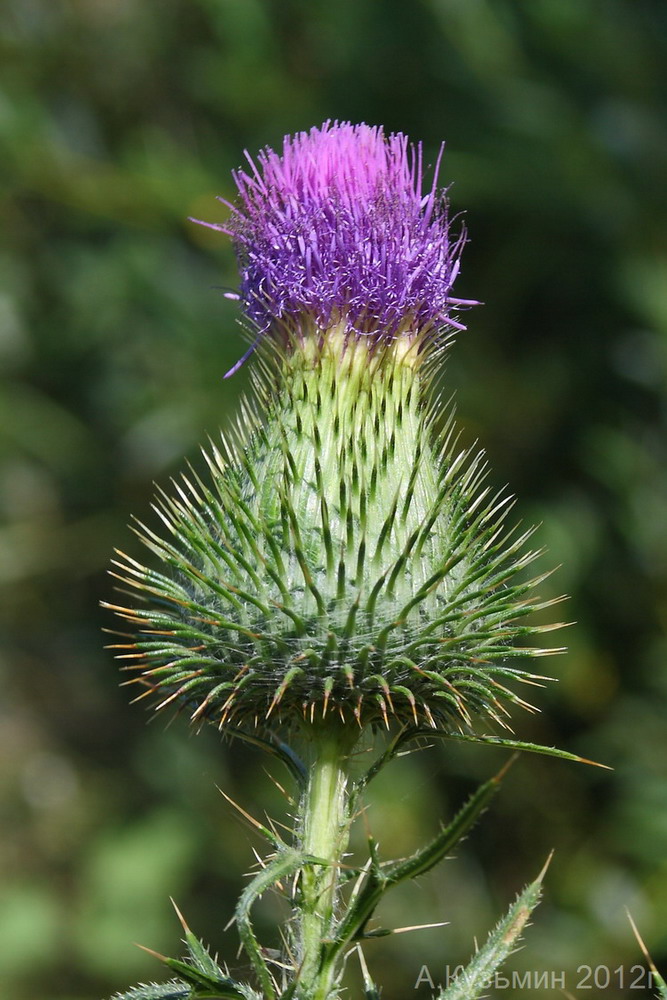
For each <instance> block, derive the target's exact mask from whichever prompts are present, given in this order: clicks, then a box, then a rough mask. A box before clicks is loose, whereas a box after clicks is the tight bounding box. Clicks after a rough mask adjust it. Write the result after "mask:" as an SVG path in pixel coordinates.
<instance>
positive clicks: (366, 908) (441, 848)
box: [330, 765, 508, 960]
mask: <svg viewBox="0 0 667 1000" xmlns="http://www.w3.org/2000/svg"><path fill="white" fill-rule="evenodd" d="M507 766H508V765H507ZM507 766H505V767H504V768H503V769H502V770H501V771H499V772H498V774H496V775H495V776H494V777H493V778H491V779H490V780H489V781H486V782H484V784H482V785H480V787H479V788H478V789H477V791H476V792H474V793H473V794H472V795H471V796H470V798H469V799H468V801H467V802H466V803H465V805H464V806H463V807H462V808H461V809H460V810H459V812H458V813H457V814H456V816H455V817H454V819H453V820H452V822H451V823H449V824H448V825H447V826H446V827H445V828H444V829H443V830H442V831H441V832H440V833H439V834H438V835H437V836H436V837H434V839H433V840H432V841H431V842H430V843H429V844H427V845H426V846H425V847H422V848H420V849H419V850H418V851H416V852H415V853H414V854H412V855H411V856H410V857H409V858H406V859H405V860H403V861H394V862H391V863H389V864H386V865H378V864H377V863H373V864H371V866H370V869H369V872H368V874H367V875H366V878H365V880H364V882H363V884H362V886H361V887H360V890H359V891H358V893H356V894H355V898H354V900H353V901H351V903H350V906H349V908H348V911H347V913H346V914H345V916H344V917H343V919H342V921H341V923H340V926H339V927H338V928H337V930H336V940H335V941H334V943H333V944H332V945H331V948H330V960H331V959H333V956H335V955H337V954H339V953H340V952H341V951H342V950H343V949H344V948H346V947H347V945H348V944H349V943H350V942H351V941H353V940H354V939H355V938H357V937H359V936H360V935H361V933H362V931H363V928H364V927H365V925H366V923H367V922H368V920H369V919H370V917H371V916H372V914H373V912H374V910H375V908H376V906H377V905H378V903H379V901H380V899H381V898H382V896H383V895H384V893H385V892H386V891H387V889H389V888H390V887H392V886H394V885H398V883H399V882H403V881H405V880H406V879H412V878H417V877H418V876H419V875H423V874H424V873H425V872H427V871H429V870H430V869H431V868H433V867H434V866H435V865H436V864H438V862H439V861H441V860H442V859H443V858H444V857H445V855H446V854H447V853H448V851H450V850H451V849H452V848H453V847H454V846H455V845H456V844H457V843H458V842H459V841H460V840H461V839H462V837H464V836H465V835H466V833H467V832H468V831H469V830H470V829H471V827H472V826H473V825H474V823H475V821H476V820H477V818H478V817H479V815H480V813H481V812H482V811H483V810H484V809H485V807H486V806H487V805H488V803H489V801H490V799H491V798H492V797H493V795H494V794H495V793H496V791H497V790H498V787H499V785H500V782H501V781H502V779H503V777H504V775H505V773H506V771H507Z"/></svg>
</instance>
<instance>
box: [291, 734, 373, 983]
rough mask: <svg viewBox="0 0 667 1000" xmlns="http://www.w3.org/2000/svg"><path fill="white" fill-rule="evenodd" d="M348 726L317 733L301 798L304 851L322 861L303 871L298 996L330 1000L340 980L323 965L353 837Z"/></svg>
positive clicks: (333, 968) (351, 742)
mask: <svg viewBox="0 0 667 1000" xmlns="http://www.w3.org/2000/svg"><path fill="white" fill-rule="evenodd" d="M352 736H353V739H351V734H350V728H348V727H341V728H337V727H334V728H332V727H327V728H326V729H324V728H322V729H321V730H319V731H318V732H316V733H314V734H313V737H314V739H313V747H314V760H313V762H312V765H311V768H310V771H309V776H308V786H307V788H306V791H305V794H304V797H303V800H302V849H303V852H304V854H306V855H309V856H310V857H314V858H317V859H318V861H319V862H320V863H319V864H311V865H306V866H304V868H303V871H302V875H301V906H300V913H299V924H300V935H299V937H300V952H301V968H300V975H299V984H300V988H299V989H298V991H297V995H298V996H299V997H300V998H303V1000H327V998H328V997H329V996H330V995H331V992H332V989H333V987H334V983H335V967H334V966H332V965H331V964H330V963H327V964H326V967H323V957H324V954H325V945H326V943H327V942H328V941H330V939H331V933H332V930H333V923H334V919H335V915H336V914H335V911H336V903H337V898H338V884H339V878H340V862H341V858H342V856H343V853H344V852H345V849H346V847H347V843H348V837H349V825H350V816H349V798H348V788H347V756H348V753H349V751H350V749H351V747H352V745H353V740H355V739H356V737H357V736H358V733H353V734H352Z"/></svg>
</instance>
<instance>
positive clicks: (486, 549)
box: [111, 123, 572, 1000]
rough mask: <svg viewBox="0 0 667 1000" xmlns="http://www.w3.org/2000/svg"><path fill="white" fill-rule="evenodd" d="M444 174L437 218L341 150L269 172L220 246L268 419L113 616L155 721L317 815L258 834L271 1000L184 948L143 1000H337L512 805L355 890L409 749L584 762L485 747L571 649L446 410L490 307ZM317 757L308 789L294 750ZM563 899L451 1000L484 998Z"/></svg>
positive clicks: (291, 142) (188, 498) (169, 512)
mask: <svg viewBox="0 0 667 1000" xmlns="http://www.w3.org/2000/svg"><path fill="white" fill-rule="evenodd" d="M441 156H442V149H441V150H440V153H439V155H438V159H437V163H436V167H435V170H434V172H433V177H432V181H431V183H430V186H428V187H427V188H426V191H424V177H423V161H422V150H421V146H416V147H415V146H412V145H410V143H409V142H408V140H407V139H406V137H405V136H403V135H401V134H397V135H390V136H388V137H387V136H385V135H384V133H383V132H382V130H381V129H379V128H371V127H369V126H367V125H351V124H349V123H342V124H339V123H334V124H330V123H326V124H325V125H323V126H322V127H321V128H319V129H312V130H311V131H310V132H308V133H302V134H300V135H297V136H295V137H292V138H290V137H288V138H286V139H285V141H284V144H283V149H282V152H281V153H280V154H279V153H276V152H273V151H272V150H270V149H266V150H264V151H263V152H262V153H260V155H259V156H258V158H257V160H256V161H253V160H252V159H250V157H248V164H249V166H248V167H247V168H246V169H245V170H239V171H237V172H236V173H235V175H234V179H235V182H236V186H237V189H238V198H237V200H236V202H235V203H234V204H233V205H229V209H230V215H229V218H228V221H227V222H226V223H225V224H224V225H218V224H209V223H203V224H204V225H212V226H213V228H214V229H219V230H220V231H222V232H223V233H226V234H228V235H229V236H231V238H232V241H233V244H234V247H235V250H236V254H237V257H238V262H239V268H240V273H241V284H240V291H239V294H238V298H239V299H240V302H241V306H242V310H243V315H244V318H245V322H246V324H247V325H248V327H249V328H250V329H251V331H252V334H253V344H252V347H251V349H250V351H249V352H247V354H246V355H245V356H244V357H243V358H242V359H241V361H240V362H239V364H242V363H243V361H245V360H246V358H247V357H248V356H249V354H251V353H253V352H254V354H255V357H254V360H253V365H252V373H251V378H252V392H251V396H250V398H249V399H248V400H246V402H245V403H244V405H243V407H242V412H241V417H240V419H239V420H238V423H237V426H236V428H235V429H234V430H233V432H232V433H231V435H229V436H228V437H223V438H222V440H221V443H220V444H219V445H217V446H216V445H211V447H210V448H209V449H208V450H207V451H206V452H205V458H206V462H207V465H208V471H207V472H206V473H205V474H202V475H199V474H197V473H195V472H194V471H190V472H189V473H188V474H186V475H185V476H183V477H182V479H181V481H180V482H178V483H176V484H175V487H174V492H173V494H172V495H170V494H168V493H165V492H161V493H160V494H159V496H158V499H157V501H156V504H155V509H156V511H157V514H158V515H159V517H160V519H161V521H162V529H161V531H160V532H159V533H158V532H157V531H155V530H153V529H151V528H148V527H144V526H140V527H139V529H138V533H139V535H140V537H141V538H142V540H143V542H144V543H145V545H146V546H147V547H148V548H149V549H150V550H151V551H152V553H153V555H154V556H156V557H157V559H158V563H157V568H151V567H149V566H146V565H143V564H142V563H140V562H138V561H136V560H134V559H132V558H129V557H128V556H124V555H122V554H120V555H119V558H118V561H117V564H116V565H117V572H116V575H117V576H118V577H119V579H120V580H121V581H122V584H123V586H124V587H125V588H127V587H128V586H129V587H130V589H131V590H132V591H133V592H134V593H135V595H136V604H135V605H134V606H131V607H118V606H113V605H112V606H111V607H113V608H114V610H115V611H116V612H117V614H118V615H120V617H121V618H123V619H124V621H125V623H126V624H125V626H124V628H125V629H127V627H128V624H129V626H130V627H131V630H132V631H131V633H130V634H127V632H124V633H123V639H122V641H120V642H117V643H115V644H114V648H115V649H116V652H117V655H118V658H119V659H120V660H121V661H122V662H123V664H124V667H125V669H127V670H130V671H133V672H136V675H137V676H136V677H134V678H133V679H132V680H131V681H130V682H129V683H139V684H140V685H141V686H142V687H144V688H145V691H144V692H143V693H142V695H140V697H144V696H153V698H154V701H155V704H156V708H157V709H167V708H169V707H172V708H174V709H176V710H178V711H183V712H187V713H188V715H189V716H190V718H191V720H192V722H193V723H194V724H195V725H201V724H203V723H204V722H206V721H209V722H212V723H214V724H216V725H217V726H218V727H219V728H220V729H221V730H222V731H223V732H225V733H227V734H230V735H234V734H236V735H243V736H245V737H246V738H249V739H251V740H254V741H255V742H259V743H260V745H264V746H265V747H267V748H271V749H272V750H273V752H275V753H276V754H277V755H278V756H280V757H281V759H282V760H283V762H284V763H286V764H287V765H288V767H290V770H291V771H292V774H293V776H294V778H295V780H296V782H297V784H298V785H299V798H298V802H297V803H296V808H295V828H294V830H293V831H291V832H290V835H289V836H288V838H287V839H283V838H282V836H281V835H280V834H279V833H278V832H276V828H275V827H272V828H271V829H270V830H269V829H268V828H266V827H264V826H262V825H261V824H259V823H256V824H255V825H256V827H257V828H258V829H259V830H260V831H261V832H262V833H263V834H264V836H265V837H266V839H267V840H268V841H269V843H270V844H271V850H272V853H271V854H270V856H269V857H268V858H266V859H264V860H263V862H262V864H261V867H260V871H259V873H258V874H257V875H255V876H254V878H253V879H252V880H251V881H250V882H249V884H248V885H247V886H246V888H245V889H244V891H243V893H242V895H241V898H240V899H239V902H238V905H237V907H236V913H235V920H236V925H237V928H238V931H239V936H240V938H241V943H242V945H243V948H244V950H245V952H246V955H247V957H248V958H249V960H250V963H251V965H252V969H253V984H252V985H248V984H244V983H238V982H236V981H234V980H231V979H230V978H229V976H228V974H227V972H226V970H225V969H222V968H221V967H220V966H218V965H217V963H216V962H215V961H214V959H212V958H211V955H210V953H209V952H208V950H207V949H206V948H204V946H203V945H202V944H201V942H199V941H198V940H197V939H196V938H195V937H194V935H192V933H191V932H190V930H189V928H188V927H187V925H185V923H183V926H184V930H185V935H186V936H185V942H186V946H187V952H188V954H187V956H186V958H185V959H183V960H180V959H167V958H164V959H163V961H164V963H165V964H166V965H167V966H168V968H169V969H170V970H171V972H172V973H175V974H176V976H177V977H178V978H177V979H175V980H172V981H171V982H169V983H166V984H162V985H154V986H140V987H137V988H136V989H134V990H130V991H129V992H128V993H125V994H123V1000H195V998H198V997H202V998H204V997H225V998H228V1000H260V998H263V1000H335V998H337V997H339V996H340V991H341V989H342V985H341V984H342V976H343V971H344V967H345V962H346V959H347V956H348V955H349V954H350V953H351V950H352V949H353V948H354V946H355V945H356V946H357V948H358V950H359V954H360V955H361V944H360V942H362V941H363V939H364V938H365V937H367V936H368V935H367V932H366V928H367V925H368V922H369V920H371V919H372V917H373V915H374V912H375V909H376V907H377V904H378V902H379V900H380V899H381V897H382V895H383V894H384V893H385V892H386V891H387V890H388V889H390V888H392V887H393V886H395V885H397V884H399V883H400V882H402V881H405V880H408V879H412V878H416V877H418V876H420V875H422V874H423V873H424V872H427V871H428V870H429V869H430V868H432V867H433V866H434V865H435V864H436V863H438V862H439V861H440V860H441V859H442V858H444V857H445V856H447V854H448V853H449V852H451V850H452V848H453V847H454V846H455V845H456V844H457V843H458V842H459V841H460V839H461V838H462V837H463V836H464V835H465V834H466V833H467V831H468V830H469V829H470V828H471V826H472V825H473V824H474V822H475V821H476V819H477V817H478V816H479V815H480V813H481V812H482V811H483V809H484V808H485V807H486V806H487V805H488V803H489V801H490V799H491V798H492V796H493V795H494V794H495V791H496V789H497V787H498V785H499V782H500V778H501V777H502V772H501V774H499V775H497V776H496V777H495V778H492V779H491V780H490V781H487V782H485V783H484V784H482V785H481V786H480V788H479V789H478V790H477V791H476V792H475V793H474V794H473V795H472V796H471V797H470V799H469V800H468V801H467V803H465V805H464V806H463V807H462V808H461V809H460V811H459V812H458V813H457V814H456V815H455V816H454V817H453V819H452V820H451V821H450V823H449V824H448V825H446V826H444V827H443V828H442V829H441V831H440V832H439V833H438V834H437V836H436V837H435V838H434V839H433V840H432V841H431V842H430V843H428V844H427V845H426V846H424V847H422V848H420V849H418V850H417V851H415V853H414V854H411V855H409V856H408V857H407V858H403V859H400V860H397V861H384V862H383V861H380V859H379V855H378V846H377V844H375V842H374V841H373V840H372V838H371V841H370V856H369V858H368V859H367V860H366V861H365V862H364V863H363V864H361V865H358V866H357V867H356V868H355V867H354V864H353V862H351V861H349V859H348V861H346V866H345V867H346V871H345V872H343V870H342V859H343V857H346V856H347V855H346V851H347V847H348V838H349V830H350V825H351V823H352V819H353V817H354V814H355V808H356V806H355V803H356V802H357V800H358V798H359V796H360V794H362V792H363V791H364V789H365V787H366V786H367V784H368V782H369V781H370V780H371V779H372V778H373V777H374V776H375V775H376V774H377V773H378V772H379V770H380V769H381V768H382V767H383V766H384V765H385V764H386V763H388V762H389V761H390V760H392V759H393V757H395V756H396V755H397V753H398V752H399V749H401V748H403V747H405V745H406V744H407V743H408V742H409V741H410V740H416V739H418V738H419V737H420V736H421V735H423V734H424V733H425V732H426V731H428V732H429V733H430V734H431V735H433V736H437V737H442V738H446V739H449V738H453V739H468V740H472V741H477V742H496V743H498V744H501V745H502V746H513V747H522V748H525V749H532V750H538V751H540V752H544V753H553V754H555V755H556V756H563V757H568V756H569V757H572V755H568V754H565V753H562V752H560V751H556V750H552V749H550V748H544V747H536V746H533V745H527V744H519V743H517V742H516V741H514V740H513V739H508V738H505V737H504V736H502V735H501V736H497V735H489V734H481V733H479V731H478V729H476V726H477V725H480V724H482V725H485V726H488V724H489V723H491V724H495V726H496V727H497V728H496V732H498V731H502V730H507V729H508V728H509V723H508V716H509V712H510V709H511V707H512V706H513V705H523V706H525V707H528V708H530V707H531V706H529V705H527V703H526V702H524V701H523V699H522V698H520V697H519V695H518V694H517V692H516V690H515V686H516V684H517V683H518V682H525V683H528V684H536V683H539V681H540V680H541V679H542V678H540V677H539V676H537V675H535V674H532V673H530V672H528V671H527V670H525V669H524V668H523V666H522V665H523V664H524V663H525V662H526V660H528V659H529V658H531V657H533V656H538V655H542V654H544V653H548V652H555V650H549V649H547V650H545V649H542V648H541V647H540V646H535V645H533V640H534V638H535V636H536V635H537V634H538V633H539V632H541V631H544V630H545V629H546V628H547V626H544V625H541V626H537V625H534V624H531V623H530V622H529V621H528V616H529V615H530V614H531V613H532V612H534V611H536V610H537V609H539V608H541V607H545V606H546V604H547V603H549V602H545V603H542V604H541V603H540V602H539V601H538V599H537V598H536V597H534V596H532V595H533V594H534V588H535V586H536V584H537V583H538V580H539V578H538V579H530V578H529V577H528V576H527V575H526V568H527V567H528V566H529V564H530V563H531V562H532V561H533V559H534V558H535V555H536V553H535V552H534V551H532V550H531V549H530V548H528V544H527V543H528V539H529V538H530V536H531V534H532V531H530V530H529V531H523V532H521V531H519V530H517V529H516V528H513V527H511V526H507V524H506V517H507V512H508V511H509V509H510V507H511V502H510V498H509V497H508V496H507V495H506V494H504V493H503V492H502V491H501V492H494V491H493V490H492V489H491V488H490V487H489V486H488V485H487V484H486V467H485V463H484V460H483V457H482V456H481V455H479V454H474V453H471V452H469V451H467V450H466V449H465V448H463V447H462V446H461V445H460V443H459V439H458V435H457V432H456V429H455V426H454V422H453V418H452V416H451V415H449V416H447V415H446V414H445V415H444V417H443V412H442V407H441V403H440V400H439V398H438V397H437V395H435V393H434V390H433V382H434V377H435V376H436V374H437V373H438V369H439V365H440V362H441V359H442V356H443V354H444V349H445V346H446V344H447V342H448V341H449V340H450V339H451V336H452V334H453V333H454V332H455V331H456V330H460V329H462V328H463V324H462V322H461V319H460V315H461V311H462V310H463V309H465V308H466V307H468V306H471V305H474V303H473V302H472V301H470V300H464V299H460V298H457V297H455V296H453V295H452V288H453V285H454V281H455V279H456V276H457V274H458V271H459V265H460V258H461V251H462V248H463V245H464V242H465V233H464V230H463V228H462V227H459V228H458V230H456V231H454V230H453V229H452V224H451V221H450V217H449V211H448V204H447V199H446V197H445V194H444V193H443V192H442V191H441V190H439V187H438V172H439V167H440V160H441ZM237 367H238V365H235V366H234V369H232V371H234V370H235V369H236V368H237ZM228 374H231V373H228ZM550 627H551V628H554V627H557V626H550ZM378 729H387V730H392V734H391V737H390V738H389V739H388V740H387V742H386V747H385V749H384V750H382V751H381V752H380V753H379V755H376V757H375V759H374V761H373V762H372V763H371V764H370V766H367V770H366V773H365V774H362V775H361V777H355V775H354V767H353V766H352V764H351V763H350V754H351V751H352V749H353V748H354V746H355V744H356V743H357V742H358V741H359V740H360V738H361V736H362V734H363V733H364V732H365V731H367V730H370V731H374V730H378ZM262 734H264V735H262ZM297 735H302V736H305V737H306V739H304V740H302V741H301V742H302V743H303V744H305V747H306V750H307V752H308V753H309V766H308V767H306V766H304V765H303V764H302V763H301V762H300V761H299V759H298V758H297V757H296V755H295V753H294V751H293V749H292V748H291V747H290V746H288V745H287V743H286V742H285V741H286V740H287V739H290V740H291V739H292V737H294V736H297ZM351 879H354V883H353V888H352V891H350V884H351ZM541 880H542V875H540V876H539V877H538V879H537V880H536V881H535V882H533V883H531V885H529V886H528V887H527V888H526V889H525V890H524V892H523V893H522V894H521V895H520V896H519V897H518V899H517V901H516V902H515V903H514V904H513V906H511V907H510V910H509V911H508V914H507V916H506V917H505V918H504V919H503V920H502V921H501V922H500V923H499V924H498V926H497V927H496V929H495V930H493V931H492V932H491V934H490V935H489V937H488V940H487V942H486V944H485V945H484V946H483V947H482V948H481V949H479V950H477V952H476V954H475V956H474V957H473V959H472V960H471V963H470V965H469V966H468V968H467V969H466V970H465V973H463V974H462V976H460V977H457V979H456V980H455V981H454V982H453V983H452V984H450V986H449V987H448V989H447V990H445V991H441V992H440V994H439V1000H477V998H478V997H480V996H481V995H482V994H483V992H484V990H485V988H486V983H487V980H488V976H489V973H490V971H492V970H493V969H496V968H497V967H498V965H499V963H500V962H502V961H504V959H505V958H506V957H507V955H508V954H509V953H510V951H511V950H512V948H513V947H514V946H515V943H516V941H517V940H518V937H519V935H520V934H521V932H522V930H523V927H524V926H525V923H526V920H527V919H528V916H529V914H530V912H531V911H532V909H533V908H534V906H535V905H536V904H537V901H538V898H539V892H540V885H541ZM276 885H279V886H281V887H283V891H284V892H285V893H286V894H289V896H290V904H291V908H292V910H291V914H292V915H291V918H290V921H289V922H288V924H287V927H286V929H285V932H284V936H285V940H286V947H285V954H284V955H283V956H282V957H281V959H280V961H275V962H273V960H272V959H271V958H270V957H269V953H268V952H267V951H266V950H265V949H263V948H262V947H261V946H260V944H259V942H258V940H257V937H256V935H255V931H254V928H253V924H252V921H251V917H250V911H251V907H252V906H253V904H254V903H255V901H256V900H257V899H258V898H259V897H260V896H261V895H262V894H263V893H265V892H266V891H268V890H270V889H272V888H273V887H275V886H276ZM361 960H362V968H363V970H364V971H363V975H364V984H365V985H364V989H365V996H366V997H367V1000H377V997H378V996H379V993H378V991H377V989H376V987H375V986H374V984H373V983H372V981H371V980H370V978H369V977H368V973H367V970H366V966H365V963H364V960H363V956H361Z"/></svg>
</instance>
